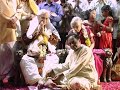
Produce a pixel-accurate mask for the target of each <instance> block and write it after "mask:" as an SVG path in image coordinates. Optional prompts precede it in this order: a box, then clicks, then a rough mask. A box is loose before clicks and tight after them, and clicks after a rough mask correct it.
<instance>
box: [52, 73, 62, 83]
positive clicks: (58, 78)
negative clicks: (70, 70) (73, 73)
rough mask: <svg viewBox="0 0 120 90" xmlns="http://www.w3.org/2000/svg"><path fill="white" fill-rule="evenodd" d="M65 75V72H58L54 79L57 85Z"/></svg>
mask: <svg viewBox="0 0 120 90" xmlns="http://www.w3.org/2000/svg"><path fill="white" fill-rule="evenodd" d="M63 77H64V74H63V73H61V74H58V75H57V76H55V77H54V78H53V79H52V80H53V82H55V83H56V84H57V85H59V84H60V80H61V79H62V78H63Z"/></svg>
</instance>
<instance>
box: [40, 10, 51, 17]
mask: <svg viewBox="0 0 120 90" xmlns="http://www.w3.org/2000/svg"><path fill="white" fill-rule="evenodd" d="M46 13H47V14H48V15H49V17H50V11H48V10H46V9H41V10H39V12H38V16H41V15H44V14H46Z"/></svg>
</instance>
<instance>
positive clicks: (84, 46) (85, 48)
mask: <svg viewBox="0 0 120 90" xmlns="http://www.w3.org/2000/svg"><path fill="white" fill-rule="evenodd" d="M81 47H82V49H83V50H84V51H86V52H88V53H89V52H92V50H91V48H90V47H88V46H86V45H84V44H81Z"/></svg>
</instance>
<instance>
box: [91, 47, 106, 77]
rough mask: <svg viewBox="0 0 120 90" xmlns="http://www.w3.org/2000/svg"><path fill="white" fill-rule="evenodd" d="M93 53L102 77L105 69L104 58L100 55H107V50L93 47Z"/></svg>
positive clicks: (99, 74)
mask: <svg viewBox="0 0 120 90" xmlns="http://www.w3.org/2000/svg"><path fill="white" fill-rule="evenodd" d="M93 55H94V58H95V67H96V70H97V72H98V76H99V78H100V76H101V74H102V71H103V60H102V59H101V58H100V56H105V52H104V50H102V49H93Z"/></svg>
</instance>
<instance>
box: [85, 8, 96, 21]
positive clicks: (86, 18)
mask: <svg viewBox="0 0 120 90" xmlns="http://www.w3.org/2000/svg"><path fill="white" fill-rule="evenodd" d="M94 10H96V9H95V8H94V9H89V10H86V11H85V15H84V20H88V19H89V18H90V13H91V12H92V11H94Z"/></svg>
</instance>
